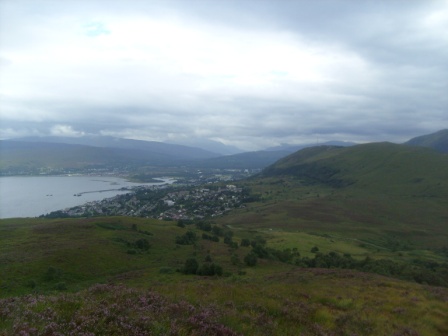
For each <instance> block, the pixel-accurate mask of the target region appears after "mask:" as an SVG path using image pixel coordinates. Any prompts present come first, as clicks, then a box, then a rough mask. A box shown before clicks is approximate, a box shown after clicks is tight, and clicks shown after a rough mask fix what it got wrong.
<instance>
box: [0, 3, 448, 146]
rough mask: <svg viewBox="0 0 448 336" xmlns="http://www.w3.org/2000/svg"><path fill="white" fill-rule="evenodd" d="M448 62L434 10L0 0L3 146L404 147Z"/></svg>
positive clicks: (445, 123)
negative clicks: (115, 142)
mask: <svg viewBox="0 0 448 336" xmlns="http://www.w3.org/2000/svg"><path fill="white" fill-rule="evenodd" d="M447 59H448V4H447V3H446V2H444V1H413V0H411V1H399V0H398V1H369V0H366V1H362V2H355V1H349V0H340V1H337V0H335V1H281V2H278V1H273V0H272V1H262V0H257V1H255V0H254V1H248V0H246V1H244V0H243V1H188V2H187V1H150V2H146V1H138V0H135V1H126V2H123V1H107V2H105V1H101V0H98V1H74V0H68V1H63V2H61V1H46V0H40V1H13V0H3V1H1V2H0V73H1V77H0V104H1V105H0V118H1V120H2V122H1V126H0V128H1V137H2V138H7V137H15V136H22V135H36V134H55V135H64V134H65V135H68V136H79V135H82V134H107V135H115V136H121V137H127V138H134V139H146V140H156V141H176V140H177V141H182V139H185V138H207V139H212V140H217V141H221V142H223V143H226V144H229V145H235V146H239V147H241V148H243V149H246V150H253V149H260V148H264V147H269V146H275V145H278V144H280V143H307V142H312V141H315V139H316V138H319V139H321V140H323V141H324V140H347V141H359V142H366V141H382V140H389V141H404V140H407V139H408V138H410V137H413V136H415V135H420V134H424V133H429V132H433V131H436V130H439V129H441V128H447V127H448V109H447V107H448V94H447V92H448V76H447V75H446V74H447V73H448V62H446V60H447Z"/></svg>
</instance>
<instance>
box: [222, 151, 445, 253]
mask: <svg viewBox="0 0 448 336" xmlns="http://www.w3.org/2000/svg"><path fill="white" fill-rule="evenodd" d="M242 185H244V186H246V187H247V188H250V189H251V190H252V193H254V194H255V195H258V199H259V201H258V202H254V203H253V204H252V205H251V206H250V207H249V208H247V209H245V210H244V211H243V210H241V211H237V212H235V213H233V214H232V215H230V216H228V217H226V218H223V219H222V222H223V223H226V224H228V225H232V226H238V227H244V226H252V227H257V228H266V229H269V228H281V229H282V230H291V231H296V230H299V231H304V232H314V233H318V234H326V235H328V236H331V237H333V238H334V237H346V238H349V239H354V240H357V241H359V242H361V243H362V244H369V245H370V244H371V246H376V247H377V248H378V249H379V251H381V250H383V249H384V250H390V249H393V246H399V245H401V246H407V247H408V248H410V249H423V250H430V249H432V250H438V249H441V248H444V247H445V248H446V247H448V245H447V241H448V226H447V220H448V209H447V207H446V204H448V157H447V156H446V155H443V154H439V153H437V152H434V151H432V150H429V149H426V148H419V147H411V146H404V145H395V144H391V143H374V144H366V145H357V146H353V147H349V148H341V147H328V146H322V147H314V148H307V149H303V150H301V151H299V152H297V153H294V154H292V155H290V156H288V157H285V158H283V159H281V160H279V161H278V162H277V163H275V164H273V165H272V166H270V167H268V168H266V169H265V170H264V171H263V172H262V173H261V174H260V175H259V176H257V177H256V178H253V179H251V180H249V181H247V182H245V183H242ZM293 236H294V235H293V234H292V233H291V237H293ZM291 239H292V238H291ZM425 253H426V252H425ZM403 255H406V253H404V254H403Z"/></svg>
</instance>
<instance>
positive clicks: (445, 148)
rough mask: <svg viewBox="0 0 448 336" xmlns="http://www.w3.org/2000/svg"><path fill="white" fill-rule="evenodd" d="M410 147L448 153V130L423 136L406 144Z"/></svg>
mask: <svg viewBox="0 0 448 336" xmlns="http://www.w3.org/2000/svg"><path fill="white" fill-rule="evenodd" d="M405 144H406V145H409V146H420V147H429V148H432V149H435V150H436V151H439V152H441V153H448V129H445V130H441V131H438V132H435V133H432V134H427V135H422V136H418V137H415V138H412V139H411V140H409V141H407V142H405Z"/></svg>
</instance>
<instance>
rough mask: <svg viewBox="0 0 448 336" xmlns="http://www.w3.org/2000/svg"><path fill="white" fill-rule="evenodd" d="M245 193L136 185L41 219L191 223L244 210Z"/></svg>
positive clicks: (213, 188) (213, 187) (217, 188)
mask: <svg viewBox="0 0 448 336" xmlns="http://www.w3.org/2000/svg"><path fill="white" fill-rule="evenodd" d="M247 197H248V191H247V190H244V189H243V188H239V187H237V186H235V185H232V184H228V185H223V186H217V185H209V186H207V187H204V186H200V187H197V186H193V187H192V186H190V187H186V186H169V185H163V186H140V187H137V188H135V189H134V190H132V192H130V193H127V194H122V195H117V196H115V197H112V198H107V199H104V200H101V201H94V202H88V203H85V204H83V205H81V206H76V207H72V208H68V209H64V210H58V211H54V212H51V213H49V214H46V215H42V216H41V217H48V218H55V217H93V216H132V217H146V218H157V219H162V220H195V219H204V218H212V217H216V216H221V215H223V214H224V213H225V212H227V211H230V210H231V209H235V208H241V207H244V200H245V198H247Z"/></svg>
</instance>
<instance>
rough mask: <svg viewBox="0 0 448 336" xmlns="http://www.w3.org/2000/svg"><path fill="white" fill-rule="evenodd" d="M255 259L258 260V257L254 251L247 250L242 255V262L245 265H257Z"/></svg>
mask: <svg viewBox="0 0 448 336" xmlns="http://www.w3.org/2000/svg"><path fill="white" fill-rule="evenodd" d="M257 261H258V258H257V255H256V254H255V253H254V252H249V253H248V254H247V255H246V256H245V257H244V263H245V264H246V265H247V266H250V267H252V266H255V265H257Z"/></svg>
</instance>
